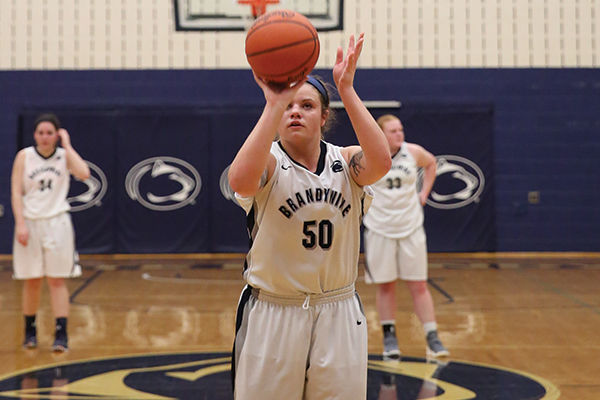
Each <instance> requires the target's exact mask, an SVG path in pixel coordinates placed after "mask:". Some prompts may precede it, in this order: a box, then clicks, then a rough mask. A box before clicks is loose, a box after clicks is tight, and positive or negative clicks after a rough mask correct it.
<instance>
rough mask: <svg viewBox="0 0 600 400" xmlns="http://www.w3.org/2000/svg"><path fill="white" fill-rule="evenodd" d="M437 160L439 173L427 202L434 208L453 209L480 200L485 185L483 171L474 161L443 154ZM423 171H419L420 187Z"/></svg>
mask: <svg viewBox="0 0 600 400" xmlns="http://www.w3.org/2000/svg"><path fill="white" fill-rule="evenodd" d="M435 158H436V160H437V174H436V180H435V183H434V185H433V189H432V190H431V193H430V194H429V197H428V198H427V204H428V205H430V206H431V207H433V208H440V209H453V208H460V207H464V206H466V205H468V204H471V203H473V202H475V203H477V202H479V197H480V196H481V193H482V192H483V188H484V187H485V176H484V174H483V171H482V170H481V168H479V166H478V165H477V164H475V163H474V162H473V161H471V160H469V159H467V158H464V157H460V156H455V155H441V156H436V157H435ZM422 180H423V171H422V170H420V171H419V188H420V184H422Z"/></svg>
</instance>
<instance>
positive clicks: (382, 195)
mask: <svg viewBox="0 0 600 400" xmlns="http://www.w3.org/2000/svg"><path fill="white" fill-rule="evenodd" d="M417 169H418V168H417V163H416V161H415V159H414V157H413V156H412V154H410V151H408V146H406V145H403V146H402V147H401V148H400V150H399V151H398V152H397V153H396V155H394V156H393V157H392V167H391V168H390V170H389V171H388V173H387V174H386V175H385V176H384V177H383V178H381V179H380V180H379V181H377V182H376V183H374V184H373V185H371V188H372V189H373V192H374V193H375V198H374V199H373V204H372V205H371V207H370V209H369V212H368V213H367V215H366V216H365V219H364V224H365V226H366V227H367V228H368V229H370V230H372V231H374V232H376V233H378V234H380V235H383V236H387V237H390V238H396V239H398V238H403V237H406V236H408V235H410V234H411V233H413V232H414V231H415V229H417V228H419V227H420V226H421V225H422V224H423V207H421V204H420V202H419V196H418V194H417Z"/></svg>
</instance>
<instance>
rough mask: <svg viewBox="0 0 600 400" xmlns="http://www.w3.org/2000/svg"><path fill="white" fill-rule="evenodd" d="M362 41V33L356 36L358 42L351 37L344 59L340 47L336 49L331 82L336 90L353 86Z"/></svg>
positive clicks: (363, 35) (363, 37) (363, 39)
mask: <svg viewBox="0 0 600 400" xmlns="http://www.w3.org/2000/svg"><path fill="white" fill-rule="evenodd" d="M364 41H365V34H364V32H363V33H361V34H360V35H358V40H356V41H355V40H354V35H351V36H350V41H349V42H348V51H347V52H346V56H345V57H344V51H343V50H342V47H341V46H340V47H338V49H337V55H336V59H335V66H334V67H333V80H334V82H335V84H336V86H337V87H338V90H340V89H342V88H344V87H349V86H352V85H353V84H354V73H355V72H356V64H357V62H358V58H359V57H360V53H361V51H362V47H363V43H364Z"/></svg>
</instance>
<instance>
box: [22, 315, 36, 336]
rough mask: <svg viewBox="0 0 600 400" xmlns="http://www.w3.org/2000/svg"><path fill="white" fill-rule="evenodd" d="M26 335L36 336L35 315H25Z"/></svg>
mask: <svg viewBox="0 0 600 400" xmlns="http://www.w3.org/2000/svg"><path fill="white" fill-rule="evenodd" d="M25 333H31V334H34V335H35V334H36V328H35V314H33V315H25Z"/></svg>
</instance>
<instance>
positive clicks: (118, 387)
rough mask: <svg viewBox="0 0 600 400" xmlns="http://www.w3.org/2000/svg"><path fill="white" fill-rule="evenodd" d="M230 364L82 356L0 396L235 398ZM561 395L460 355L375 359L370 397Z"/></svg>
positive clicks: (7, 381)
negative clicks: (452, 358)
mask: <svg viewBox="0 0 600 400" xmlns="http://www.w3.org/2000/svg"><path fill="white" fill-rule="evenodd" d="M230 370H231V355H230V354H229V353H170V354H147V355H132V356H123V357H112V358H104V359H92V360H80V361H74V362H69V363H60V364H54V365H49V366H46V367H38V368H34V369H28V370H25V371H19V372H15V373H12V374H9V375H6V376H3V377H0V399H63V400H67V399H111V400H116V399H136V400H167V399H211V400H230V399H233V394H232V389H231V374H230ZM348 379H352V377H348ZM559 395H560V392H559V390H558V389H557V388H556V387H555V386H554V385H553V384H552V383H550V382H548V381H546V380H545V379H543V378H540V377H536V376H534V375H531V374H528V373H524V372H520V371H514V370H509V369H504V368H498V367H493V366H487V365H481V364H472V363H466V362H458V361H448V362H440V361H433V360H425V359H422V358H414V357H403V358H402V360H401V361H400V362H397V361H383V360H382V359H381V356H374V355H372V356H370V357H369V370H368V382H367V399H368V400H375V399H398V398H402V399H417V398H418V399H440V400H441V399H444V400H463V399H499V400H524V399H544V400H554V399H557V398H558V397H559Z"/></svg>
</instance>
